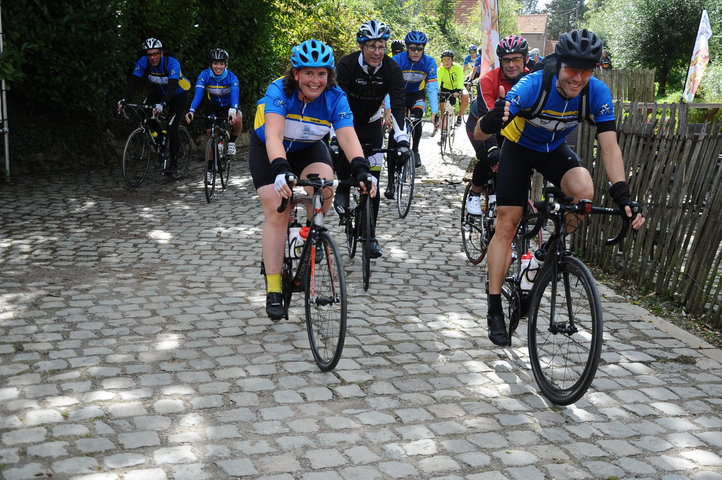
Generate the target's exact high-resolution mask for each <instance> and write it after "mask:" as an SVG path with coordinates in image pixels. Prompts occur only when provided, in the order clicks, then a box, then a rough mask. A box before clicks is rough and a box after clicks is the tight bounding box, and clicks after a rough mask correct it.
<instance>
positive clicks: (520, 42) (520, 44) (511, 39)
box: [496, 35, 529, 59]
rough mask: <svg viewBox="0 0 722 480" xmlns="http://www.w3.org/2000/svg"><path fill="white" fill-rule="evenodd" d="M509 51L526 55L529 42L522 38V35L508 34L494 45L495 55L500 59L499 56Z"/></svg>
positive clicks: (507, 53)
mask: <svg viewBox="0 0 722 480" xmlns="http://www.w3.org/2000/svg"><path fill="white" fill-rule="evenodd" d="M510 53H521V54H522V55H523V56H525V57H526V55H527V54H528V53H529V44H528V43H527V41H526V40H524V37H520V36H519V35H509V36H508V37H504V38H502V39H501V41H500V42H499V45H497V46H496V57H497V58H499V59H501V57H503V56H504V55H509V54H510Z"/></svg>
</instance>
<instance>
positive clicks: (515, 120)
mask: <svg viewBox="0 0 722 480" xmlns="http://www.w3.org/2000/svg"><path fill="white" fill-rule="evenodd" d="M542 74H543V71H542V70H539V71H537V72H534V73H530V74H529V75H526V76H525V77H523V78H522V79H521V80H519V81H518V82H517V83H516V84H515V85H514V86H513V87H512V89H511V90H510V91H509V93H507V94H506V99H507V100H508V101H509V102H510V104H511V105H510V106H509V113H510V114H511V116H512V120H511V122H510V123H509V124H508V125H507V126H506V127H504V129H503V130H502V131H501V134H502V135H503V136H504V137H505V138H507V139H509V140H511V141H512V142H514V143H518V144H519V145H521V146H523V147H526V148H529V149H531V150H536V151H538V152H551V151H552V150H555V149H556V148H557V147H559V146H560V145H561V144H562V142H564V139H565V138H566V136H567V135H569V134H570V133H571V132H572V130H574V129H575V128H576V127H577V125H579V99H580V96H577V97H575V98H572V99H571V100H565V99H564V98H562V97H561V95H559V93H558V92H557V89H556V88H554V85H556V82H557V77H556V75H555V76H554V78H553V80H552V88H551V91H550V92H549V98H548V99H547V101H546V103H545V104H544V106H543V107H542V110H541V113H540V114H539V115H538V116H537V117H535V118H532V119H528V118H523V117H521V116H519V115H518V113H519V112H520V111H521V110H524V109H529V108H531V107H532V106H534V103H536V100H537V97H538V96H539V93H540V92H541V89H542ZM589 112H590V113H591V115H592V117H593V118H594V122H595V123H597V124H599V123H601V122H606V121H614V104H613V103H612V94H611V93H610V91H609V88H608V87H607V86H606V85H605V84H604V82H602V81H601V80H599V79H597V78H595V77H591V78H590V79H589Z"/></svg>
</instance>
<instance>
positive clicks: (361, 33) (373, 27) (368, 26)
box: [356, 20, 391, 43]
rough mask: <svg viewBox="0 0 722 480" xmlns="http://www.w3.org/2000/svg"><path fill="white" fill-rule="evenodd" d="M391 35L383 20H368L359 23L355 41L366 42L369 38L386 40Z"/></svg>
mask: <svg viewBox="0 0 722 480" xmlns="http://www.w3.org/2000/svg"><path fill="white" fill-rule="evenodd" d="M390 36H391V30H389V27H388V26H387V25H386V24H385V23H384V22H377V21H376V20H369V21H368V22H366V23H363V24H361V26H360V27H359V29H358V32H356V41H357V42H358V43H366V42H368V41H369V40H388V39H389V37H390Z"/></svg>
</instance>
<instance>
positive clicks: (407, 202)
mask: <svg viewBox="0 0 722 480" xmlns="http://www.w3.org/2000/svg"><path fill="white" fill-rule="evenodd" d="M416 155H418V154H417V153H415V152H411V155H409V158H407V159H406V162H404V164H403V165H401V171H400V172H397V174H396V208H397V210H398V212H399V218H406V215H408V214H409V209H410V208H411V200H412V199H413V197H414V180H415V177H416V166H415V165H416Z"/></svg>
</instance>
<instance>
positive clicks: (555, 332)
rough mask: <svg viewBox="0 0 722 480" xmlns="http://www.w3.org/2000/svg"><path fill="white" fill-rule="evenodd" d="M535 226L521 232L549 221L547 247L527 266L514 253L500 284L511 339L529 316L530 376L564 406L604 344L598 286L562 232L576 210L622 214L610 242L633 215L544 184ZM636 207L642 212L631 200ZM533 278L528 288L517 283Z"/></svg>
mask: <svg viewBox="0 0 722 480" xmlns="http://www.w3.org/2000/svg"><path fill="white" fill-rule="evenodd" d="M534 205H535V208H536V213H534V214H533V215H534V216H535V220H534V221H533V222H530V224H531V223H533V225H534V226H533V227H532V228H531V229H530V230H529V231H527V232H522V235H523V236H525V237H526V238H529V237H534V236H535V235H536V233H537V232H538V231H539V230H540V229H542V228H543V227H546V226H547V223H550V224H551V225H552V226H553V230H552V233H551V235H550V236H549V238H548V239H547V240H546V242H545V244H544V247H543V248H541V249H539V250H538V251H536V252H534V255H535V258H537V259H538V260H540V261H542V263H541V264H540V266H538V267H533V263H534V262H530V264H529V265H528V266H526V267H522V266H521V261H520V260H516V261H515V262H514V263H516V264H517V266H516V268H512V269H511V270H510V274H509V275H508V276H507V277H506V279H505V281H504V285H503V287H502V297H503V299H504V303H505V314H506V317H507V319H508V322H509V325H508V329H509V331H508V333H509V337H508V338H509V342H510V344H511V338H512V335H513V334H514V331H515V330H516V328H517V326H518V325H519V320H520V318H523V317H527V318H528V322H529V323H528V327H527V347H528V349H529V359H530V362H531V367H532V371H533V373H534V378H535V380H536V382H537V385H538V386H539V389H540V390H541V392H542V394H543V395H544V396H545V397H546V398H547V399H549V401H551V402H552V403H555V404H557V405H569V404H572V403H574V402H576V401H577V400H579V399H580V398H581V397H582V396H583V395H584V394H585V393H586V391H587V389H588V388H589V386H590V385H591V383H592V381H593V380H594V376H595V374H596V371H597V367H598V365H599V358H600V355H601V351H602V335H603V319H602V305H601V300H600V297H599V292H598V291H597V287H596V284H595V281H594V278H593V277H592V274H591V273H590V271H589V269H588V268H587V267H586V265H585V264H584V263H583V262H582V261H581V260H579V259H578V258H576V257H574V256H573V255H572V253H571V252H570V251H569V249H568V247H567V236H568V235H569V234H570V233H571V232H573V231H574V230H575V229H576V228H578V226H579V224H580V222H581V219H580V217H579V215H580V214H602V215H612V216H619V217H620V218H621V226H620V228H619V230H618V231H617V233H616V235H615V236H614V237H613V238H609V239H607V240H606V243H607V245H613V244H615V243H618V242H620V241H622V240H623V239H624V237H625V236H626V234H627V231H628V228H629V223H630V219H629V218H628V217H627V216H626V215H625V214H624V212H622V211H621V210H619V209H617V208H606V207H599V206H594V205H592V202H591V201H589V200H581V201H579V202H578V203H573V199H572V198H571V197H565V196H563V194H561V192H560V191H558V190H557V189H554V188H547V189H545V190H544V200H543V201H539V202H536V203H535V204H534ZM633 211H634V212H635V214H636V212H641V209H639V207H637V206H636V205H635V206H634V208H633ZM524 281H526V282H527V283H531V290H530V291H528V292H527V291H525V290H524V289H523V288H522V284H523V283H524Z"/></svg>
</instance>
